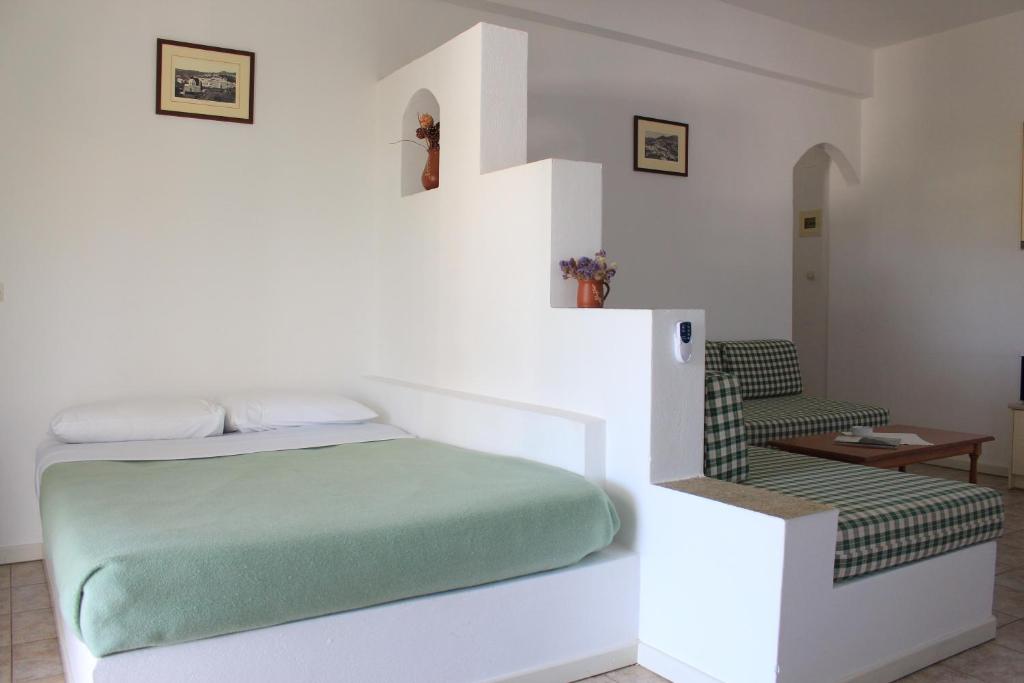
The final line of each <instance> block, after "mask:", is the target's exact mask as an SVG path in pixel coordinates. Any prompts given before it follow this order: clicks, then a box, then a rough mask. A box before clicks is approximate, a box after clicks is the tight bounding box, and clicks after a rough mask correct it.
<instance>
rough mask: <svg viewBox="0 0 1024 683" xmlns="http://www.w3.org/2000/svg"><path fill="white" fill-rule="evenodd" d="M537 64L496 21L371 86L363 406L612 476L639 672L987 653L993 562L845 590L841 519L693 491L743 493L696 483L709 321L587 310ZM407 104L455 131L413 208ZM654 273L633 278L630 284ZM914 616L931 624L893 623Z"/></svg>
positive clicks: (696, 676)
mask: <svg viewBox="0 0 1024 683" xmlns="http://www.w3.org/2000/svg"><path fill="white" fill-rule="evenodd" d="M526 63H527V39H526V34H524V33H522V32H519V31H513V30H509V29H504V28H500V27H496V26H490V25H484V24H481V25H478V26H476V27H474V28H472V29H470V30H469V31H467V32H465V33H463V34H462V35H460V36H458V37H456V38H454V39H453V40H451V41H450V42H449V43H447V44H445V45H443V46H441V47H440V48H438V49H436V50H434V51H433V52H431V53H429V54H427V55H426V56H424V57H422V58H420V59H418V60H416V61H415V62H413V63H411V64H409V65H408V66H406V67H404V68H402V69H400V70H399V71H397V72H395V73H394V74H392V75H390V76H388V77H387V78H385V79H383V80H382V81H380V83H379V84H378V87H377V101H376V111H377V128H376V131H375V139H376V150H377V152H376V154H377V159H376V162H377V163H376V164H375V169H374V172H375V197H374V201H375V216H376V218H375V223H374V225H373V230H374V232H375V239H376V256H375V273H376V281H375V282H374V284H373V287H372V291H373V295H372V296H373V297H374V298H373V303H374V306H373V307H372V309H373V314H372V316H373V320H371V321H369V322H370V323H371V324H370V325H368V326H367V327H368V329H369V330H370V333H371V334H373V335H374V336H373V342H374V343H373V347H374V348H375V358H374V361H373V367H372V368H371V369H370V371H369V372H368V374H369V375H372V376H373V379H372V380H368V381H367V384H366V386H365V387H364V388H365V391H366V396H367V397H368V398H369V399H370V400H374V401H376V402H377V404H378V405H381V407H382V409H383V412H384V413H385V414H387V415H389V416H390V417H391V418H392V419H393V420H394V421H395V422H396V423H398V424H400V425H401V424H403V423H404V424H405V425H407V426H408V427H409V428H410V429H412V430H413V431H417V432H419V433H421V434H423V435H424V436H429V437H431V438H439V439H442V440H451V441H455V442H457V443H459V444H461V445H466V446H470V447H473V448H480V449H483V450H491V451H494V452H499V453H505V454H510V455H524V454H526V455H529V456H531V457H534V458H535V459H539V460H542V461H544V462H549V463H552V464H558V465H560V466H563V467H566V468H567V469H570V470H574V471H577V472H580V473H581V474H584V475H585V476H588V477H590V478H591V479H592V480H594V481H598V482H603V485H604V487H605V489H606V490H607V491H608V493H609V495H610V496H611V497H612V499H613V501H614V503H615V505H616V508H617V510H618V512H619V515H620V517H621V518H622V522H623V524H622V530H621V531H620V533H619V535H618V536H617V538H616V543H617V544H618V545H619V546H620V547H621V549H622V550H624V551H625V552H627V553H629V552H632V553H635V554H636V555H637V556H638V557H639V560H640V580H639V601H638V606H637V607H636V611H637V613H636V615H635V617H636V618H635V620H634V621H632V622H631V625H630V628H631V629H632V630H633V631H635V633H634V634H633V635H634V636H635V639H636V644H637V645H638V652H639V659H640V662H641V663H643V664H645V665H647V666H649V667H651V668H653V669H655V670H656V671H657V672H658V673H661V674H662V675H665V676H667V677H670V678H672V679H673V680H677V681H684V680H685V681H716V680H719V681H727V682H730V683H731V682H737V683H747V682H749V683H755V682H756V683H761V682H765V683H766V682H769V681H771V682H775V681H791V682H793V683H798V682H799V683H802V682H805V681H806V682H807V683H828V682H830V681H848V680H879V681H881V680H892V675H894V673H899V672H902V673H906V672H908V671H910V670H912V669H909V668H907V667H908V666H912V665H913V664H914V662H918V663H919V664H921V663H927V662H926V661H924V659H927V658H928V657H933V656H935V655H936V653H941V652H944V651H948V649H949V648H952V647H956V646H960V645H963V643H965V642H968V641H971V640H972V639H973V642H977V641H978V639H979V638H980V639H984V637H986V635H985V634H986V633H987V631H988V629H989V628H990V626H991V624H990V616H988V617H986V615H987V614H988V615H990V612H991V603H990V598H988V597H986V596H985V593H986V586H987V587H988V596H990V595H991V591H990V589H991V576H989V577H987V578H986V577H985V576H984V572H983V571H981V572H979V571H974V570H978V568H979V567H980V568H982V569H984V567H985V565H986V563H987V562H988V563H990V560H991V557H990V552H991V549H990V548H988V547H986V546H982V547H979V548H977V549H968V551H965V552H962V553H960V554H953V555H950V556H943V557H940V558H935V559H934V560H928V561H927V563H933V564H932V565H930V568H926V569H927V571H931V572H932V573H933V575H935V576H938V577H940V578H939V579H937V583H936V582H932V583H931V584H929V583H928V582H917V581H915V580H914V576H915V574H914V572H916V571H919V569H918V567H920V566H924V565H925V564H926V563H919V564H918V565H910V566H908V567H903V568H899V569H897V570H894V571H891V572H883V573H882V574H879V575H878V576H874V577H869V578H867V579H862V580H858V581H854V582H848V583H847V584H840V585H839V587H837V586H835V585H833V583H832V571H831V558H832V553H833V552H834V542H835V534H836V520H837V512H836V510H834V509H831V508H825V507H823V506H818V505H811V506H810V507H808V504H807V503H806V501H800V500H799V499H792V498H789V497H786V496H778V497H777V498H776V499H773V500H771V501H769V502H770V504H769V505H761V506H758V505H742V504H728V503H726V502H720V500H719V499H716V496H715V495H703V494H702V491H700V490H699V488H700V487H699V486H698V487H694V486H689V484H693V483H697V484H699V485H700V486H704V488H705V489H709V488H710V489H715V488H716V487H717V488H718V490H719V491H720V492H721V493H722V498H721V499H722V500H726V499H728V498H729V496H735V495H742V493H740V492H742V491H744V490H747V489H744V487H739V486H736V485H732V484H726V483H724V482H715V481H711V482H708V480H702V479H701V477H702V473H703V416H704V401H703V396H704V358H703V345H704V338H705V325H704V312H703V311H700V310H685V309H680V310H657V311H652V310H624V309H604V310H594V309H590V310H584V309H577V308H574V307H573V306H574V300H575V288H574V286H573V285H574V283H573V282H564V281H563V280H562V279H561V276H560V274H559V272H558V268H557V261H558V260H559V259H563V258H568V257H570V256H577V257H578V256H582V255H588V254H590V253H593V252H594V251H596V250H597V249H599V248H600V247H601V168H600V166H598V165H595V164H590V163H581V162H573V161H563V160H550V159H549V160H545V161H539V162H535V163H530V164H527V163H525V161H526V152H525V150H526ZM424 91H428V92H429V95H430V97H426V96H425V93H424ZM414 101H424V102H431V106H436V111H437V112H439V115H440V122H441V163H440V187H439V188H438V189H436V190H430V191H424V192H417V193H414V194H409V193H408V192H407V191H406V192H404V193H403V156H404V157H405V158H406V162H407V163H408V159H409V154H410V152H413V153H419V152H420V150H416V149H414V148H411V149H405V150H403V149H401V148H400V146H399V145H394V144H390V143H392V142H394V141H395V140H398V139H399V138H401V137H403V135H409V133H410V132H409V131H406V130H403V117H405V118H406V120H408V110H409V107H410V106H415V104H414ZM435 101H436V105H434V102H435ZM400 144H401V145H409V144H410V143H400ZM422 158H423V160H424V161H425V160H426V153H425V152H423V153H422ZM406 174H407V175H406V176H405V177H406V185H405V189H406V190H408V189H409V188H408V184H407V183H408V177H409V176H408V166H407V165H406ZM611 256H614V254H612V255H611ZM642 267H643V264H637V263H622V264H620V269H619V275H618V277H619V278H628V277H630V272H631V271H634V272H635V271H636V270H638V269H640V268H642ZM368 296H369V295H368ZM611 303H612V304H614V292H613V295H612V300H611ZM681 321H689V322H690V323H692V329H693V344H694V349H695V353H694V356H693V358H692V360H691V361H690V362H688V363H685V364H684V363H680V362H678V361H677V360H676V359H675V357H674V352H673V338H674V335H675V329H676V325H677V323H678V322H681ZM527 430H528V431H529V433H528V434H524V433H523V432H524V431H527ZM690 479H692V480H693V482H684V484H683V485H680V484H679V482H680V480H690ZM662 484H671V485H672V486H673V487H675V488H669V487H668V486H667V485H665V486H663V485H662ZM730 487H731V489H730ZM703 493H706V491H704V492H703ZM761 495H762V496H769V497H771V496H774V495H775V494H768V493H767V492H765V493H763V494H761ZM794 501H796V503H795V504H794ZM734 502H735V501H734ZM794 505H796V507H797V508H799V510H800V511H799V512H796V513H791V514H784V513H780V512H779V509H781V508H785V507H787V506H789V507H790V508H793V506H794ZM773 506H774V507H773ZM801 506H802V507H801ZM968 575H969V576H973V577H974V578H973V579H971V580H970V581H967V579H966V577H967V576H968ZM963 581H967V584H966V585H967V586H968V588H969V589H970V590H971V592H972V594H975V595H978V596H980V597H977V598H976V599H973V600H971V601H969V603H970V604H969V605H968V607H969V609H966V610H964V609H958V608H957V601H958V595H957V592H956V591H955V590H944V589H943V587H944V586H945V587H947V588H948V587H949V586H954V585H957V584H956V582H963ZM914 585H919V586H921V587H920V588H916V589H915V588H914ZM897 587H898V588H899V591H900V594H901V597H900V602H893V601H892V599H891V594H890V591H891V590H892V589H893V588H897ZM937 595H942V596H943V597H941V598H939V597H937ZM986 600H988V603H987V604H986ZM634 604H635V603H634ZM893 606H895V607H893ZM962 606H963V605H961V607H962ZM918 608H920V609H925V608H927V609H929V611H930V613H931V614H932V615H933V616H934V619H933V620H931V622H930V623H928V624H923V625H921V626H920V627H917V626H915V624H914V622H913V621H912V620H911V619H909V618H908V617H906V616H903V617H898V616H896V613H899V614H904V615H905V614H913V613H914V611H915V610H916V609H918ZM887 609H889V611H886V610H887ZM893 609H895V610H896V613H894V612H893V611H892V610H893ZM876 614H879V615H888V616H889V618H890V619H891V620H892V623H893V624H896V625H897V627H898V629H899V633H900V637H898V638H897V637H888V636H887V635H886V633H887V632H886V631H885V629H876V630H875V631H874V636H873V637H871V638H866V639H862V642H860V645H859V646H858V647H855V648H844V642H846V641H849V640H851V639H856V638H857V637H858V634H860V633H865V632H868V631H871V630H872V628H873V627H872V623H873V622H874V620H875V615H876ZM958 615H959V616H958ZM838 623H842V624H843V627H842V628H837V627H835V626H834V625H835V624H838ZM925 641H928V642H930V643H932V645H931V646H929V647H931V649H930V650H929V649H928V648H925V649H924V650H922V649H921V647H919V646H920V645H921V644H922V643H924V642H925ZM935 643H939V644H940V645H938V646H935ZM943 648H946V650H943ZM833 651H835V652H836V653H840V654H828V653H830V652H833ZM922 653H924V654H922ZM908 658H909V659H908ZM915 658H916V659H915ZM908 662H909V663H908ZM879 663H881V664H879ZM880 665H884V666H885V667H888V668H886V669H885V670H884V672H882V673H879V671H878V670H876V669H877V667H878V666H880ZM873 667H875V668H873ZM885 672H888V673H885ZM886 676H889V677H888V678H887V677H886Z"/></svg>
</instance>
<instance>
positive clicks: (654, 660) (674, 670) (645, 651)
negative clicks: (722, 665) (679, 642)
mask: <svg viewBox="0 0 1024 683" xmlns="http://www.w3.org/2000/svg"><path fill="white" fill-rule="evenodd" d="M637 663H638V664H640V666H642V667H644V668H645V669H649V670H651V671H653V672H654V673H656V674H658V675H659V676H661V677H662V678H667V679H668V680H670V681H678V682H679V683H683V682H684V681H685V683H722V681H720V680H718V679H717V678H715V677H714V676H709V675H708V674H706V673H704V672H703V671H700V670H699V669H694V668H693V667H692V666H690V665H689V664H686V663H684V662H681V661H679V660H678V659H676V658H675V657H673V656H671V655H667V654H665V653H664V652H662V651H661V650H659V649H657V648H653V647H651V646H650V645H646V644H644V643H640V645H638V646H637Z"/></svg>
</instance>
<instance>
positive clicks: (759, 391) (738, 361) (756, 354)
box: [721, 339, 803, 398]
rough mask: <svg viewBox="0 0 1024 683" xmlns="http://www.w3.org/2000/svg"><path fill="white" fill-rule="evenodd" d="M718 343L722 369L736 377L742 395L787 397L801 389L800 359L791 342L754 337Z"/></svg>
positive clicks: (746, 396) (745, 396) (744, 396)
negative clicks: (720, 350)
mask: <svg viewBox="0 0 1024 683" xmlns="http://www.w3.org/2000/svg"><path fill="white" fill-rule="evenodd" d="M721 344H722V361H723V364H724V366H725V371H726V372H728V373H731V374H733V375H736V377H737V378H739V380H740V386H741V387H742V388H743V398H765V397H768V396H787V395H789V394H799V393H800V392H801V391H803V382H802V381H801V380H800V360H799V358H798V357H797V354H796V346H794V344H793V342H791V341H788V340H786V339H757V340H752V341H727V342H721Z"/></svg>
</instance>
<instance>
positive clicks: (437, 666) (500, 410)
mask: <svg viewBox="0 0 1024 683" xmlns="http://www.w3.org/2000/svg"><path fill="white" fill-rule="evenodd" d="M363 388H364V390H365V391H364V394H365V397H366V398H368V399H369V400H370V401H371V402H372V403H374V404H375V406H378V407H380V408H381V409H382V410H383V413H382V414H386V415H388V416H389V417H390V418H391V421H392V422H393V423H395V424H397V425H399V426H401V427H403V428H407V429H409V430H410V431H412V432H414V433H416V434H418V435H421V436H428V437H430V438H433V439H437V440H440V441H445V442H448V443H454V444H456V445H461V446H466V447H475V448H481V449H486V450H489V451H492V452H496V453H501V454H504V455H515V456H521V457H529V458H533V459H537V460H540V461H542V462H546V463H548V464H553V465H558V466H561V467H564V468H565V469H568V470H571V471H574V472H577V473H578V474H583V475H585V476H588V477H589V478H591V479H592V480H595V481H600V480H602V478H603V477H602V475H603V470H604V466H603V460H604V448H603V446H604V444H603V434H604V431H603V430H604V427H603V422H602V421H600V420H597V419H595V418H592V417H588V416H585V415H577V414H574V413H567V412H564V411H558V410H552V409H548V408H544V407H540V406H531V405H526V404H522V403H514V402H508V401H501V400H495V399H490V398H486V397H479V396H471V395H468V394H463V393H457V392H449V391H445V390H441V389H434V388H430V387H422V386H417V385H413V384H407V383H403V382H395V381H390V380H368V381H367V383H366V385H365V386H364V387H363ZM47 564H48V565H49V558H47ZM48 569H49V567H48ZM47 573H48V576H52V572H50V571H48V572H47ZM50 588H51V594H53V595H57V593H56V591H55V590H54V587H53V586H52V585H51V587H50ZM639 590H640V572H639V559H638V557H637V556H636V554H634V553H633V552H631V551H628V550H626V549H623V548H620V547H617V546H615V545H613V546H611V547H609V548H606V549H605V550H603V551H601V552H599V553H595V554H594V555H592V556H590V557H588V558H586V559H585V560H584V561H582V562H580V563H579V564H576V565H573V566H571V567H566V568H564V569H559V570H555V571H550V572H544V573H541V574H533V575H530V576H525V577H520V578H516V579H511V580H508V581H501V582H498V583H493V584H487V585H485V586H478V587H474V588H467V589H462V590H456V591H450V592H447V593H439V594H435V595H428V596H423V597H420V598H413V599H409V600H401V601H398V602H393V603H389V604H386V605H378V606H375V607H369V608H366V609H361V610H353V611H350V612H343V613H340V614H332V615H328V616H324V617H319V618H315V619H307V620H304V621H298V622H293V623H289V624H282V625H280V626H273V627H269V628H263V629H257V630H252V631H244V632H241V633H234V634H230V635H225V636H220V637H217V638H208V639H205V640H198V641H193V642H188V643H182V644H178V645H168V646H163V647H153V648H147V649H143V650H135V651H132V652H125V653H119V654H115V655H110V656H107V657H100V658H97V657H94V656H93V655H92V654H91V653H90V652H89V651H88V649H87V648H86V647H85V645H84V644H83V643H82V642H81V641H80V640H79V639H78V637H77V635H76V634H75V631H74V629H73V628H72V627H71V626H69V624H67V623H66V622H65V621H64V619H63V617H62V615H61V614H60V609H59V608H57V607H56V604H55V607H54V613H55V615H56V619H57V625H58V633H59V637H60V644H61V655H62V657H63V661H64V671H65V677H66V679H67V680H68V681H69V683H135V682H137V681H146V682H147V683H172V682H173V683H177V682H179V681H189V682H190V683H215V682H216V683H224V682H225V681H245V682H246V683H258V682H260V681H266V682H268V683H269V682H274V683H277V682H279V681H289V682H294V683H303V682H307V683H314V682H321V681H330V682H335V681H345V682H352V683H362V682H364V681H365V682H373V683H389V682H394V683H408V682H409V681H417V683H420V682H422V683H430V682H433V681H436V682H437V683H459V682H463V681H464V682H466V683H470V682H479V681H510V682H511V681H516V682H522V683H547V682H550V683H564V682H565V681H572V680H577V679H580V678H586V677H588V676H593V675H596V674H599V673H603V672H605V671H610V670H612V669H616V668H619V667H623V666H627V665H629V664H632V663H634V662H636V650H637V632H638V619H639V616H638V615H639Z"/></svg>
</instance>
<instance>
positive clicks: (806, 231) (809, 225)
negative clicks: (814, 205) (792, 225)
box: [797, 209, 824, 237]
mask: <svg viewBox="0 0 1024 683" xmlns="http://www.w3.org/2000/svg"><path fill="white" fill-rule="evenodd" d="M823 228H824V225H823V223H822V218H821V209H814V210H812V211H801V212H800V222H799V223H798V224H797V234H798V235H800V237H821V232H822V229H823Z"/></svg>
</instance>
